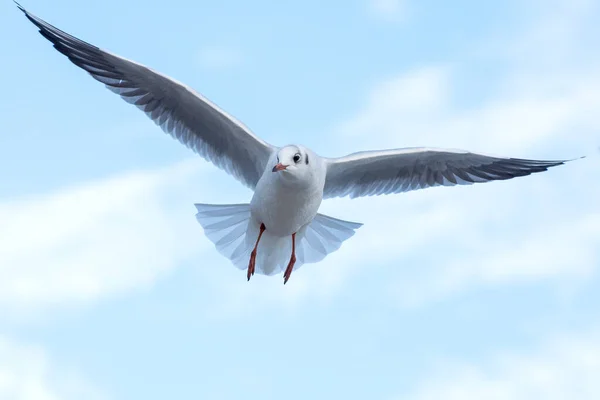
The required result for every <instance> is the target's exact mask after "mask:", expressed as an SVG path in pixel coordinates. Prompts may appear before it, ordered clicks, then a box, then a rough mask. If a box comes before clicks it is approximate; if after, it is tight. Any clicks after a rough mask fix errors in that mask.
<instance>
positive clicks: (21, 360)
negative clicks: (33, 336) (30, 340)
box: [0, 336, 107, 400]
mask: <svg viewBox="0 0 600 400" xmlns="http://www.w3.org/2000/svg"><path fill="white" fill-rule="evenodd" d="M0 398H2V399H7V400H13V399H14V400H80V399H89V400H103V399H106V398H107V397H106V396H105V395H104V394H102V393H101V392H99V391H98V389H97V388H95V387H92V386H91V385H90V384H89V383H88V382H87V381H86V380H85V379H83V378H82V377H81V376H79V374H77V373H76V372H74V371H70V370H69V369H66V368H60V366H59V368H57V366H56V365H55V364H54V363H53V362H52V360H50V359H49V358H48V357H47V355H46V354H45V352H44V351H43V349H41V348H40V347H37V346H31V345H24V344H22V343H17V342H15V341H13V340H10V339H8V338H6V337H2V336H0Z"/></svg>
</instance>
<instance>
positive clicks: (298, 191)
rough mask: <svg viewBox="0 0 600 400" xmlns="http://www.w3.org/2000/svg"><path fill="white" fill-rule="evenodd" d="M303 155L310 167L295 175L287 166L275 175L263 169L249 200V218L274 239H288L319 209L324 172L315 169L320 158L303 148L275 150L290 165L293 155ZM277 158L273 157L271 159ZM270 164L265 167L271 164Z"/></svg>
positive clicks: (308, 221)
mask: <svg viewBox="0 0 600 400" xmlns="http://www.w3.org/2000/svg"><path fill="white" fill-rule="evenodd" d="M296 153H299V154H305V153H307V155H308V158H309V164H304V165H305V166H310V167H311V168H307V171H306V173H304V174H301V175H299V176H298V175H297V174H294V175H292V173H291V172H290V167H288V168H287V169H285V170H282V171H281V172H279V173H273V172H272V169H271V168H268V167H267V168H266V169H265V172H264V173H263V175H262V176H261V178H260V179H259V181H258V183H257V184H256V188H255V189H254V195H253V196H252V200H251V201H250V209H251V212H252V217H253V218H254V219H256V220H257V221H260V222H262V223H264V224H265V226H266V228H267V231H269V232H270V233H271V234H272V235H275V236H290V235H291V234H293V233H295V232H298V231H299V230H300V228H302V227H303V226H305V225H306V224H308V223H310V222H311V221H312V220H313V218H314V217H315V215H317V212H318V211H319V207H320V206H321V201H322V200H323V186H324V184H325V174H324V173H323V172H324V171H325V170H324V169H323V168H319V167H320V166H321V164H322V159H321V158H320V157H318V156H317V155H316V154H314V153H312V152H311V151H310V150H308V149H306V148H305V147H303V146H294V145H292V146H286V147H284V148H282V149H281V150H280V151H279V154H280V156H279V158H280V160H283V158H284V157H287V158H288V159H289V160H288V163H289V164H293V162H292V161H291V160H292V157H293V155H294V154H296ZM272 158H275V159H277V156H276V154H274V157H272ZM274 164H275V163H274V162H273V161H271V162H270V163H269V164H268V165H274Z"/></svg>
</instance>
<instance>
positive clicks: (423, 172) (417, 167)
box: [323, 148, 567, 198]
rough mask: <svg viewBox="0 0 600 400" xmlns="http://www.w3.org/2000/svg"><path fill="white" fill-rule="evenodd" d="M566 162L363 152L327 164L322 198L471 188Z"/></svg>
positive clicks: (441, 152)
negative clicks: (458, 186)
mask: <svg viewBox="0 0 600 400" xmlns="http://www.w3.org/2000/svg"><path fill="white" fill-rule="evenodd" d="M566 161H567V160H559V161H537V160H523V159H518V158H500V157H490V156H486V155H482V154H475V153H470V152H467V151H460V150H446V149H432V148H406V149H395V150H381V151H365V152H359V153H354V154H350V155H348V156H345V157H340V158H329V159H326V164H327V177H326V179H325V188H324V193H323V195H324V197H325V198H328V197H344V196H350V197H351V198H354V197H361V196H373V195H380V194H391V193H400V192H407V191H409V190H416V189H424V188H427V187H431V186H439V185H444V186H453V185H470V184H473V183H476V182H489V181H495V180H504V179H511V178H515V177H517V176H525V175H530V174H532V173H535V172H542V171H546V170H547V169H548V168H550V167H554V166H557V165H561V164H564V163H565V162H566Z"/></svg>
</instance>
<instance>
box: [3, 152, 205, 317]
mask: <svg viewBox="0 0 600 400" xmlns="http://www.w3.org/2000/svg"><path fill="white" fill-rule="evenodd" d="M199 171H201V168H200V167H199V165H198V164H197V163H196V162H183V163H180V164H177V165H175V166H172V167H169V168H166V169H162V170H156V171H142V172H131V173H128V174H124V175H122V176H117V177H115V178H109V179H105V180H101V181H97V182H90V183H87V184H85V185H81V186H75V187H71V188H65V189H62V190H58V191H57V192H55V193H50V194H44V195H41V196H36V197H31V198H28V199H22V200H18V201H12V202H5V203H0V219H2V221H3V223H2V224H1V225H0V243H2V246H1V247H0V274H1V275H2V280H0V309H1V310H2V312H3V313H8V312H11V313H20V312H22V311H24V310H25V311H39V310H42V309H47V308H52V307H54V306H57V305H66V304H72V303H73V302H74V301H75V302H82V301H83V302H85V301H91V300H95V299H97V298H100V297H103V296H106V295H110V294H114V293H120V292H123V291H126V290H131V289H133V288H136V287H139V286H145V285H151V284H152V283H153V282H154V280H155V279H156V278H157V277H158V276H160V275H161V274H164V273H166V272H168V271H169V270H170V269H172V268H174V267H176V266H177V265H178V264H179V263H180V262H181V261H182V260H184V259H185V258H186V257H187V256H188V255H189V254H190V253H191V252H192V251H194V249H196V248H197V247H198V246H199V245H200V246H201V244H202V241H199V240H197V239H198V237H201V236H202V233H201V230H200V229H197V228H198V227H197V226H196V224H195V220H194V218H193V214H194V212H193V205H192V203H191V202H192V199H191V198H187V201H186V200H185V199H186V197H185V196H183V193H185V192H186V190H185V188H186V186H187V183H188V182H189V180H190V178H192V177H195V176H196V177H197V174H198V172H199ZM171 191H175V192H176V193H177V194H178V195H180V196H181V197H179V198H177V199H174V198H173V196H171V195H170V193H171ZM183 203H185V204H183ZM184 206H185V207H184ZM198 242H199V243H200V244H198Z"/></svg>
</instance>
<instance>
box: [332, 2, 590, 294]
mask: <svg viewBox="0 0 600 400" xmlns="http://www.w3.org/2000/svg"><path fill="white" fill-rule="evenodd" d="M583 3H585V4H583ZM586 4H587V5H588V6H589V4H588V3H587V2H582V7H583V6H584V5H586ZM578 10H579V8H578ZM584 16H585V12H582V11H581V10H579V11H578V12H573V13H568V14H565V18H566V17H568V18H571V19H574V21H571V22H569V23H566V22H564V21H563V23H562V26H563V27H564V29H561V30H559V31H560V32H562V33H564V32H565V30H567V31H569V32H570V34H569V37H571V38H575V39H576V38H578V37H579V36H581V35H582V34H583V33H584V32H585V29H584V28H583V27H582V26H581V24H578V23H576V21H580V20H581V18H583V17H584ZM556 18H557V15H556V14H552V15H546V14H544V15H543V16H541V17H540V20H539V21H538V24H537V25H536V24H532V25H531V26H530V28H528V29H530V30H529V31H527V32H525V33H521V36H520V38H521V39H522V40H523V42H520V43H521V44H523V43H530V44H531V48H530V49H529V52H525V51H524V49H522V50H523V52H522V53H520V54H519V56H518V60H517V57H515V54H514V53H510V52H503V51H502V49H488V51H489V52H496V51H497V52H498V53H500V54H503V57H506V61H507V63H508V65H510V68H508V70H507V72H506V73H505V74H504V75H503V76H502V77H501V79H500V81H499V82H497V88H496V89H495V90H493V91H492V90H490V91H489V95H488V96H487V98H485V99H484V100H483V101H482V102H480V103H478V104H476V105H474V106H471V107H464V106H460V107H458V106H457V105H455V104H456V102H455V98H456V91H457V88H456V87H455V85H456V82H457V81H458V80H457V79H455V78H457V77H460V76H461V74H463V75H464V74H465V73H466V72H465V71H468V65H462V64H460V62H457V63H454V64H453V65H452V66H435V65H434V66H428V67H421V68H416V69H414V70H412V71H408V72H405V73H402V74H399V75H398V76H396V77H392V78H390V79H387V80H385V81H384V82H382V83H380V84H379V85H377V86H376V87H375V88H373V89H372V91H371V92H370V93H369V94H368V95H367V96H366V100H365V103H364V105H363V107H362V108H361V109H360V110H359V111H358V112H357V113H356V115H354V116H353V117H351V118H349V119H347V120H346V121H343V122H342V123H340V125H339V126H338V127H337V128H336V129H335V131H336V132H337V135H338V138H339V139H340V140H339V141H338V143H339V144H340V145H341V148H340V149H338V151H340V152H341V153H343V152H348V151H356V150H358V149H360V148H363V149H365V148H385V147H389V148H395V147H403V146H438V147H448V148H462V149H466V150H471V151H476V152H483V153H488V154H492V155H501V156H513V157H521V158H526V157H530V158H570V157H576V156H579V155H584V154H590V155H595V154H594V153H596V151H595V149H596V147H597V134H596V132H597V130H598V129H600V122H599V121H598V119H597V118H596V117H595V115H598V114H599V113H600V74H599V73H598V72H597V68H596V67H591V66H598V65H600V59H596V60H592V61H591V62H590V63H589V64H587V65H584V66H583V65H577V64H573V65H571V64H569V65H562V66H561V68H560V69H557V70H555V69H553V70H548V69H547V68H545V66H544V65H540V64H539V60H545V59H547V58H544V57H543V54H540V52H542V53H544V52H548V51H549V50H541V49H540V46H539V42H538V41H537V40H536V39H535V38H536V37H537V36H538V33H539V32H540V30H544V29H543V28H542V27H545V26H547V25H548V24H549V23H550V22H548V21H549V20H550V21H551V20H553V19H556ZM565 48H569V47H568V46H565ZM569 49H570V51H573V49H572V48H569ZM565 51H566V50H565ZM550 52H551V51H550ZM570 55H571V56H575V54H570ZM575 59H577V58H576V57H575ZM536 65H537V68H535V67H534V66H536ZM540 71H542V72H540ZM348 138H351V140H347V139H348ZM350 143H352V145H350ZM599 165H600V159H599V158H598V157H591V158H590V159H586V160H580V161H577V162H574V163H571V164H568V165H567V166H563V167H559V168H556V169H552V170H551V171H549V172H544V173H543V174H540V175H535V176H530V177H525V178H517V179H515V180H510V181H506V182H493V183H488V184H485V185H481V184H480V185H474V186H471V187H463V188H435V189H427V190H424V191H420V192H418V193H416V192H415V193H410V194H404V195H402V198H398V197H396V198H394V199H390V198H385V199H384V198H381V199H376V198H369V199H365V200H364V208H363V207H361V206H360V205H358V204H357V205H356V207H355V208H353V210H354V211H353V214H352V215H353V218H358V219H359V220H361V221H362V222H366V224H365V226H364V227H363V228H362V229H361V232H359V234H358V235H357V237H359V236H361V235H368V236H369V239H370V240H366V239H363V241H361V242H360V243H359V242H358V240H357V238H356V239H355V238H353V241H354V242H353V245H352V246H351V247H350V248H346V249H343V251H344V252H346V253H352V254H353V255H352V257H351V261H350V263H352V264H355V263H361V264H363V265H364V264H365V263H367V262H368V264H370V265H372V264H373V263H377V264H378V265H388V264H390V263H391V262H392V260H393V262H394V263H396V264H399V265H405V267H403V268H396V269H394V271H393V272H391V274H392V276H394V277H396V283H394V284H392V285H391V288H390V293H391V296H392V298H393V299H395V301H398V302H399V303H401V304H403V305H415V304H422V303H423V302H425V301H428V300H432V299H437V298H441V297H444V296H448V295H450V294H454V293H456V292H458V291H460V290H465V289H468V288H471V287H474V286H477V285H493V284H507V283H512V282H523V281H530V282H532V281H539V280H544V279H555V282H557V283H560V282H561V277H562V278H564V277H565V276H570V277H574V278H581V277H584V276H589V274H591V273H594V272H595V269H596V268H597V267H598V266H600V250H598V249H600V242H599V239H598V238H600V217H599V216H598V213H597V206H596V205H595V204H594V202H593V201H592V200H591V199H593V198H598V196H600V192H599V190H600V189H599V188H598V186H597V185H595V184H594V182H595V181H597V179H596V177H595V175H596V173H595V171H596V170H598V168H599ZM574 199H579V200H574ZM362 201H363V200H354V202H355V203H357V202H362ZM367 202H368V203H367ZM574 202H575V203H577V204H578V206H577V207H576V208H573V203H574ZM533 204H535V205H533ZM368 208H371V211H366V210H367V209H368ZM357 210H358V211H357ZM390 220H393V221H396V222H395V223H392V224H390ZM365 255H368V257H369V258H368V260H366V259H365ZM415 262H417V263H418V264H419V267H418V273H416V272H414V270H413V269H414V268H416V267H415V266H412V267H411V266H410V265H413V264H414V263H415Z"/></svg>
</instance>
